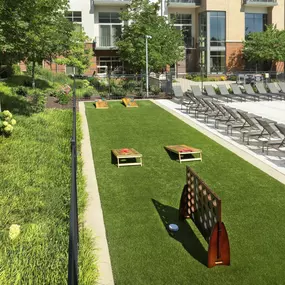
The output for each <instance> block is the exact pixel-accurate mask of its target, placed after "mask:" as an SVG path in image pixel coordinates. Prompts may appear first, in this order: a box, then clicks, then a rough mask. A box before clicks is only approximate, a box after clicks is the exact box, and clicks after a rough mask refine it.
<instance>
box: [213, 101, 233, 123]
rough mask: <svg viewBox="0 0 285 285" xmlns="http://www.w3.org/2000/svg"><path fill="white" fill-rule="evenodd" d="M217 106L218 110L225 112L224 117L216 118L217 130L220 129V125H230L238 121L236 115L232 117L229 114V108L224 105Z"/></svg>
mask: <svg viewBox="0 0 285 285" xmlns="http://www.w3.org/2000/svg"><path fill="white" fill-rule="evenodd" d="M215 106H216V107H217V109H219V110H220V111H221V113H222V112H223V111H224V113H223V115H222V116H219V117H216V118H215V128H218V127H219V123H220V122H221V123H225V124H227V123H229V122H230V121H236V119H235V117H236V116H235V115H234V116H232V114H231V113H229V112H228V110H227V107H226V106H224V105H222V104H221V105H219V104H216V103H215Z"/></svg>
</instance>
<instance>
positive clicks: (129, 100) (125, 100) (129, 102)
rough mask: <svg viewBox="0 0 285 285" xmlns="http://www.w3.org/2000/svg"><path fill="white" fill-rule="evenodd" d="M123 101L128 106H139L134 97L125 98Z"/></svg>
mask: <svg viewBox="0 0 285 285" xmlns="http://www.w3.org/2000/svg"><path fill="white" fill-rule="evenodd" d="M122 101H123V103H124V105H125V106H126V107H138V104H137V103H136V102H135V101H134V100H133V99H130V98H123V99H122Z"/></svg>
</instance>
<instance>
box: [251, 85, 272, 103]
mask: <svg viewBox="0 0 285 285" xmlns="http://www.w3.org/2000/svg"><path fill="white" fill-rule="evenodd" d="M255 86H256V88H257V91H258V93H259V94H260V95H264V96H266V97H267V99H268V100H271V101H272V100H273V98H276V97H277V94H272V93H268V92H267V90H266V89H265V87H264V85H263V83H261V82H256V83H255Z"/></svg>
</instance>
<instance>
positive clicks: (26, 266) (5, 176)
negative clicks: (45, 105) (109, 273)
mask: <svg viewBox="0 0 285 285" xmlns="http://www.w3.org/2000/svg"><path fill="white" fill-rule="evenodd" d="M1 88H2V89H1V93H2V94H1V99H2V109H6V108H9V110H10V111H11V112H12V113H13V115H15V118H16V120H17V124H16V126H14V131H13V133H12V135H11V136H10V137H4V136H0V161H1V167H0V177H1V179H0V189H1V191H0V209H1V214H0V244H1V247H0V284H66V282H67V276H68V270H67V269H68V266H67V265H68V244H69V212H70V192H71V153H70V139H71V134H72V112H71V110H45V111H44V112H41V111H40V112H39V113H38V114H33V111H34V108H32V107H34V106H33V105H31V104H30V102H29V101H28V100H26V98H24V97H21V96H15V95H12V94H11V90H10V89H9V88H8V87H5V86H1ZM80 138H81V132H80V122H79V121H78V141H79V142H80ZM78 151H79V157H78V178H77V179H78V180H77V181H78V201H79V214H80V234H79V235H80V237H79V241H80V243H79V271H80V275H79V279H80V284H86V285H89V284H90V285H91V284H92V285H93V284H94V283H95V280H96V279H97V270H96V265H95V262H94V260H95V257H94V254H93V252H94V249H93V246H92V244H93V243H92V238H91V234H90V232H89V231H88V229H85V228H84V226H83V212H84V209H85V205H86V199H87V194H86V192H85V191H84V187H85V182H84V178H83V174H82V161H81V158H80V145H78Z"/></svg>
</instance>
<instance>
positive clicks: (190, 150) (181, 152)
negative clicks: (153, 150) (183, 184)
mask: <svg viewBox="0 0 285 285" xmlns="http://www.w3.org/2000/svg"><path fill="white" fill-rule="evenodd" d="M165 148H166V149H167V150H168V151H171V152H173V153H176V154H178V160H179V162H180V163H181V162H182V161H195V160H201V161H202V150H201V149H198V148H194V147H192V146H187V145H185V144H181V145H168V146H166V147H165ZM189 154H191V155H192V157H189Z"/></svg>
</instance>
